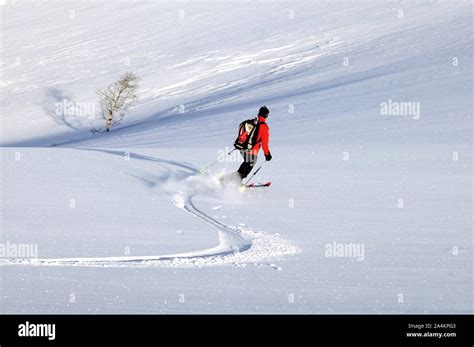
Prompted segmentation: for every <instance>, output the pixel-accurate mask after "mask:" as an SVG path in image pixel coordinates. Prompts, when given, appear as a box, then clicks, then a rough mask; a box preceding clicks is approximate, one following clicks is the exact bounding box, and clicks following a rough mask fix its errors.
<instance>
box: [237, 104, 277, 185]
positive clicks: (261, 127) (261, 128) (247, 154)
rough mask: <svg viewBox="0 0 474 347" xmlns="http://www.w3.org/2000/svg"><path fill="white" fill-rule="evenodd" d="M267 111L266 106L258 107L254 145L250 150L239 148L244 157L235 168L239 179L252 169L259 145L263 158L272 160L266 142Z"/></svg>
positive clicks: (268, 136) (268, 131)
mask: <svg viewBox="0 0 474 347" xmlns="http://www.w3.org/2000/svg"><path fill="white" fill-rule="evenodd" d="M269 113H270V111H269V110H268V108H267V107H266V106H262V107H260V110H258V121H257V129H256V132H257V134H256V136H257V138H256V141H255V145H254V146H253V147H252V148H251V149H250V151H246V150H240V154H241V155H242V157H243V158H244V162H243V163H242V165H240V167H239V169H238V170H237V173H238V175H239V176H240V180H241V181H242V180H243V179H244V178H245V177H247V176H248V175H249V173H250V172H251V171H252V169H253V167H254V166H255V164H256V163H257V158H258V152H259V151H260V147H262V149H263V153H264V154H265V160H266V161H270V160H272V155H271V153H270V148H269V147H268V142H269V140H270V129H269V128H268V124H267V123H266V120H267V117H268V115H269Z"/></svg>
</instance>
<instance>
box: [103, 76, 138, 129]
mask: <svg viewBox="0 0 474 347" xmlns="http://www.w3.org/2000/svg"><path fill="white" fill-rule="evenodd" d="M138 81H139V77H138V76H136V75H135V74H133V73H131V72H127V73H125V74H123V75H122V76H120V78H119V79H118V81H116V82H114V83H112V84H111V85H110V86H108V87H107V88H104V89H100V90H97V95H99V98H100V101H99V102H100V108H101V111H102V118H103V119H104V120H105V129H106V130H107V131H109V130H110V127H111V126H112V125H114V124H118V123H119V122H120V121H121V120H122V119H123V117H124V116H125V111H126V110H127V109H128V108H129V107H130V106H131V105H132V104H133V102H134V101H135V100H137V98H138V96H137V89H138Z"/></svg>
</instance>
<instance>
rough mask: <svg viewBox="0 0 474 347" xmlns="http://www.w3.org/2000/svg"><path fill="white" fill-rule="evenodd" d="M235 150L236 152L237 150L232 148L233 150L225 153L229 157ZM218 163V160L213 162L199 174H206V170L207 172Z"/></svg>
mask: <svg viewBox="0 0 474 347" xmlns="http://www.w3.org/2000/svg"><path fill="white" fill-rule="evenodd" d="M235 150H237V148H234V149H233V150H231V151H230V152H229V153H227V155H230V154H231V153H232V152H234V151H235ZM218 162H219V159H217V160H215V161H214V162H213V163H212V164H210V165H208V166H206V167H205V168H204V169H201V173H204V172H206V171H207V170H209V168H211V167H213V166H214V165H216V164H217V163H218Z"/></svg>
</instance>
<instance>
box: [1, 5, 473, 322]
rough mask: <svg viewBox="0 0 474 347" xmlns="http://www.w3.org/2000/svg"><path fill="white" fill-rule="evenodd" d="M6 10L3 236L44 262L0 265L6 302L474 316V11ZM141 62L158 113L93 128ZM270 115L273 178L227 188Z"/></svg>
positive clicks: (70, 308)
mask: <svg viewBox="0 0 474 347" xmlns="http://www.w3.org/2000/svg"><path fill="white" fill-rule="evenodd" d="M1 11H2V12H1V16H2V46H3V47H2V58H1V73H2V87H1V88H2V89H1V93H2V113H1V134H2V136H1V139H0V143H1V144H2V147H1V153H2V170H1V175H2V186H1V187H2V192H1V197H2V202H1V206H2V222H1V236H0V237H1V239H0V241H1V242H3V244H6V242H7V241H8V242H10V243H13V244H34V245H37V246H38V253H39V254H38V257H37V258H35V259H31V258H24V257H12V256H9V257H8V256H7V257H3V258H0V276H1V277H0V278H1V280H2V282H1V287H0V289H1V292H0V294H1V295H0V298H1V301H0V308H1V312H8V313H20V312H24V313H26V312H28V313H29V312H37V313H39V312H41V313H56V312H57V313H59V312H65V313H69V312H71V313H81V312H101V313H127V312H128V313H130V312H134V313H138V312H146V313H167V312H172V313H185V312H186V313H232V312H237V313H259V312H265V313H273V312H279V313H296V312H298V313H328V312H354V313H360V312H369V313H376V312H383V313H388V312H392V313H393V312H408V313H415V312H416V313H422V312H429V313H436V312H443V313H447V312H456V313H460V312H472V311H473V306H472V304H473V300H472V299H473V298H472V292H473V291H472V248H473V247H472V119H471V114H472V109H473V107H472V106H473V102H472V92H473V90H472V72H473V71H472V70H473V68H472V52H473V42H472V15H473V12H472V3H471V2H469V1H437V2H418V1H413V2H410V1H407V2H378V1H359V2H355V1H337V2H328V1H316V2H310V1H307V2H305V1H303V2H301V1H299V2H291V1H284V2H278V3H276V2H275V3H273V2H254V3H247V2H237V1H235V2H234V1H233V2H229V3H220V2H211V3H206V2H192V3H187V2H186V3H173V2H159V1H144V2H137V3H128V2H123V3H113V2H109V3H100V2H74V1H73V2H68V3H54V4H53V3H50V2H47V1H46V2H28V1H24V2H23V1H18V2H15V3H12V2H9V1H7V3H6V4H5V5H3V6H2V7H1ZM105 14H107V15H105ZM51 18H54V20H49V19H51ZM25 22H28V23H29V25H28V26H25V25H24V23H25ZM125 71H133V72H135V73H137V74H138V75H139V76H140V77H141V78H142V80H141V84H140V85H141V88H140V99H139V102H138V103H137V104H136V105H135V106H134V107H133V108H131V109H130V112H129V114H128V115H127V117H126V118H125V120H124V121H123V122H122V123H121V124H120V125H119V126H117V127H116V128H114V129H113V131H112V132H110V133H97V134H95V135H93V134H92V133H91V132H90V131H89V129H90V127H91V126H95V127H99V126H101V125H102V124H101V121H100V119H98V117H97V115H98V109H97V105H95V102H96V101H97V100H96V96H95V88H98V87H102V86H105V85H107V84H109V83H111V82H112V81H113V80H114V79H116V78H117V76H118V75H120V74H121V73H123V72H125ZM64 100H66V101H71V102H74V103H76V104H78V103H86V105H89V106H91V105H95V108H96V110H95V111H96V112H95V113H94V115H95V116H96V118H95V119H94V118H93V117H90V115H82V116H79V115H71V116H65V117H61V116H58V114H57V113H55V110H56V107H57V105H58V103H62V102H64ZM389 100H392V101H395V102H397V101H403V102H414V103H415V104H417V105H419V107H420V113H419V114H408V115H398V116H397V115H383V114H382V112H381V107H382V103H388V102H389ZM263 104H266V105H267V106H268V107H269V108H270V110H271V115H270V118H269V123H270V127H271V149H272V154H273V156H274V159H273V161H271V162H269V163H264V167H263V169H262V171H261V174H260V173H259V177H258V180H261V181H264V180H268V179H271V180H272V182H273V185H272V187H271V188H269V189H255V190H247V191H245V192H243V193H242V192H239V191H237V190H236V189H232V188H228V189H222V188H221V187H220V186H219V184H218V177H219V176H220V175H222V174H223V173H225V172H229V171H232V170H235V169H236V168H237V167H238V165H239V162H240V159H239V158H238V156H233V155H231V156H229V157H228V158H226V160H225V161H223V162H220V163H219V164H217V165H215V166H213V167H212V168H210V169H209V170H208V171H207V172H205V173H203V172H202V169H203V168H205V167H206V165H208V164H209V163H211V162H213V161H214V160H216V158H217V157H218V156H219V155H221V154H222V153H223V152H226V151H228V147H229V146H231V145H232V141H233V139H234V136H235V132H236V127H237V125H238V123H239V122H240V121H241V120H242V119H245V118H249V117H251V116H253V115H255V112H256V110H257V109H258V107H259V106H261V105H263ZM203 129H205V130H206V137H205V138H203V136H202V135H203ZM260 160H261V161H262V158H260ZM260 163H262V162H260ZM258 165H260V164H258ZM333 243H343V244H347V243H354V244H358V245H362V246H363V249H364V254H363V257H362V258H361V257H359V259H357V258H356V257H351V256H348V255H346V256H344V257H330V256H328V255H327V252H326V250H327V247H328V245H332V244H333ZM72 297H74V300H71V298H72Z"/></svg>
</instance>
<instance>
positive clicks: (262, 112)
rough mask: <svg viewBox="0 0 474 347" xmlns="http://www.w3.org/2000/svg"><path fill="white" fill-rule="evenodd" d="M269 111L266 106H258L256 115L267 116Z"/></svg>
mask: <svg viewBox="0 0 474 347" xmlns="http://www.w3.org/2000/svg"><path fill="white" fill-rule="evenodd" d="M269 113H270V111H269V110H268V108H267V106H262V107H260V110H258V115H259V116H262V117H265V118H266V117H268V114H269Z"/></svg>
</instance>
